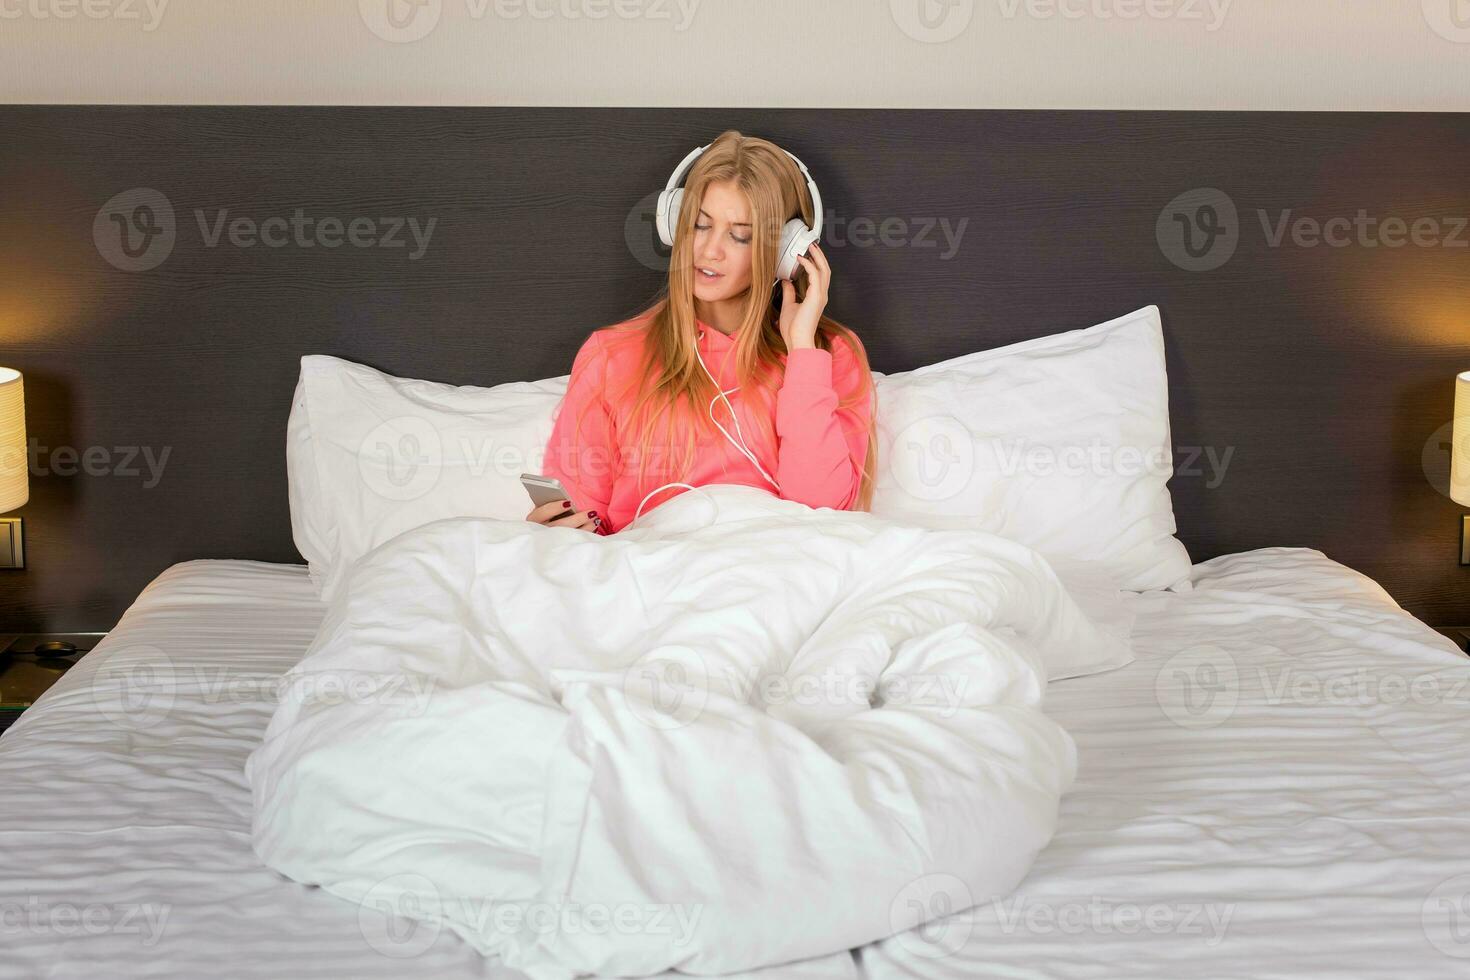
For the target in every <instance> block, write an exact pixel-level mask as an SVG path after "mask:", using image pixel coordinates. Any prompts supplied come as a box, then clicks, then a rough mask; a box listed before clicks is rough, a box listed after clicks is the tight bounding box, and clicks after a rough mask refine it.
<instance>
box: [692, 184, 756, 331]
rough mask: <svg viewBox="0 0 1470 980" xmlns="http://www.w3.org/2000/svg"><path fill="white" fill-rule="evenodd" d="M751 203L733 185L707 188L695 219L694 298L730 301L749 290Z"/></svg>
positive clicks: (715, 301)
mask: <svg viewBox="0 0 1470 980" xmlns="http://www.w3.org/2000/svg"><path fill="white" fill-rule="evenodd" d="M751 231H752V229H751V217H750V202H749V201H747V200H746V199H745V194H744V193H742V192H741V190H740V188H738V187H736V186H735V184H734V182H733V181H723V182H720V183H714V184H708V185H706V187H705V189H704V200H703V201H701V202H700V204H699V214H698V215H697V216H696V217H695V219H694V249H693V254H694V298H695V299H698V300H703V301H704V302H706V303H718V302H721V301H723V300H731V299H734V298H735V297H737V296H739V295H741V294H742V293H744V292H745V291H746V290H747V289H749V288H750V256H751V249H752V248H753V245H752V241H751Z"/></svg>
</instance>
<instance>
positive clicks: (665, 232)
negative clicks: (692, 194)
mask: <svg viewBox="0 0 1470 980" xmlns="http://www.w3.org/2000/svg"><path fill="white" fill-rule="evenodd" d="M683 202H684V188H682V187H675V188H674V189H673V190H671V191H659V192H658V207H657V209H656V210H655V211H654V213H653V226H654V228H655V229H657V231H658V240H659V241H661V242H663V243H664V244H665V245H667V246H669V247H670V248H673V247H674V230H675V229H676V228H678V227H679V205H681V204H682V203H683Z"/></svg>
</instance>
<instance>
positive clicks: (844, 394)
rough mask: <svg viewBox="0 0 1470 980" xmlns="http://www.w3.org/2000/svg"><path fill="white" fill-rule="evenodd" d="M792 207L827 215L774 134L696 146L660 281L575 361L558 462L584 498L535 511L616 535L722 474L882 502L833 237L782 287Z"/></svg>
mask: <svg viewBox="0 0 1470 980" xmlns="http://www.w3.org/2000/svg"><path fill="white" fill-rule="evenodd" d="M791 218H801V219H803V220H804V221H805V223H806V224H807V225H808V226H812V227H818V226H816V225H814V221H816V220H818V219H817V215H816V214H815V213H814V205H813V202H812V200H811V195H810V193H809V192H808V190H807V184H806V179H805V178H804V177H803V176H802V171H801V170H800V169H798V167H797V165H796V163H795V162H794V161H793V159H792V158H791V157H790V156H789V155H788V154H787V153H785V152H784V151H783V150H781V149H780V148H779V147H777V146H776V145H775V144H773V143H770V142H767V141H766V140H762V139H757V138H755V137H752V136H742V135H741V134H740V133H738V132H735V131H733V130H731V131H729V132H726V133H723V134H721V135H720V136H719V138H718V139H716V140H715V141H714V142H713V143H711V144H710V145H709V147H707V148H706V149H705V150H704V152H703V153H702V154H700V155H699V156H698V158H697V159H696V160H695V162H694V164H693V166H692V168H691V169H690V170H689V173H688V176H687V178H686V180H685V183H684V194H683V197H682V203H681V204H680V205H679V206H678V214H677V215H676V216H675V217H674V219H673V220H672V222H671V224H672V227H673V231H672V234H673V238H674V241H673V255H672V257H671V259H670V262H669V278H668V283H667V286H666V288H665V290H664V291H663V293H662V295H661V296H660V298H659V299H658V301H657V302H655V303H654V305H653V306H652V307H650V308H649V309H647V310H645V311H644V312H643V313H641V314H639V315H638V316H636V317H634V318H633V319H632V320H629V321H627V322H625V323H621V324H617V325H615V326H612V327H606V328H604V329H601V330H597V331H594V332H593V333H592V335H591V336H590V337H589V338H588V339H587V341H586V342H585V343H584V344H583V345H582V348H581V350H579V351H578V352H577V356H576V359H575V361H574V363H573V364H572V374H571V380H570V382H569V384H568V387H567V393H566V396H565V398H564V399H563V401H562V405H561V409H560V412H559V414H558V416H557V418H556V422H555V426H554V428H553V430H552V434H551V439H550V441H549V442H548V444H547V448H546V464H545V472H546V474H547V475H549V476H554V477H556V478H557V479H558V480H560V481H561V484H562V486H563V487H565V488H566V490H567V494H568V496H569V497H570V499H569V500H562V501H553V502H552V503H549V504H546V505H544V506H541V507H537V508H536V509H535V510H532V511H531V512H530V514H528V515H527V518H526V519H527V520H530V521H534V522H537V523H540V524H545V525H548V526H551V527H573V528H582V529H584V530H589V531H593V532H595V533H599V534H611V533H613V532H616V531H618V530H619V529H621V528H622V527H625V526H626V525H627V524H628V523H629V522H631V521H632V520H633V519H634V518H635V517H636V516H638V515H639V514H640V513H642V512H643V511H645V510H647V509H649V508H650V507H653V506H657V505H658V504H659V503H662V502H663V501H665V500H668V499H671V498H672V497H673V496H676V495H677V494H678V493H679V492H682V491H681V490H680V489H679V488H680V487H684V488H689V489H692V488H694V487H699V486H704V485H707V484H713V483H733V484H744V485H746V486H752V487H762V488H764V489H767V490H769V491H771V492H772V493H776V494H777V495H779V496H781V497H782V498H785V499H787V500H796V501H800V502H801V503H804V504H807V505H808V506H811V507H832V508H836V509H854V508H856V509H866V508H867V507H868V504H869V500H870V498H871V495H872V472H873V462H874V456H875V455H876V446H875V440H874V436H873V429H872V417H873V416H872V412H873V390H872V389H873V383H872V375H871V374H870V373H869V369H868V359H867V354H866V352H865V351H864V349H863V345H862V343H861V342H860V341H859V340H858V338H857V335H856V334H854V333H853V332H852V331H851V330H849V329H847V328H846V327H844V326H842V325H840V324H838V323H836V322H834V321H833V320H831V319H830V318H828V317H825V316H823V310H824V308H825V307H826V304H827V291H828V287H829V285H830V283H831V279H832V271H831V268H830V266H829V265H828V263H827V258H826V256H825V255H824V254H823V253H822V250H821V248H820V246H818V245H815V244H813V245H812V246H811V248H810V251H809V254H807V255H802V256H800V257H799V258H798V259H797V261H798V262H799V263H800V268H799V270H798V272H797V276H798V277H799V278H802V279H803V285H804V288H802V289H798V288H797V286H796V285H795V284H794V283H793V282H792V281H790V280H789V279H783V280H781V290H780V301H779V302H777V301H776V297H775V295H774V294H773V291H772V290H771V288H770V284H771V283H772V282H773V281H774V280H775V279H776V268H777V258H778V256H777V251H778V245H779V242H780V239H781V233H782V229H783V227H784V226H785V225H786V223H787V221H788V220H789V219H791ZM803 273H804V275H803ZM715 378H718V379H719V387H718V388H717V387H716V385H715V382H714V379H715Z"/></svg>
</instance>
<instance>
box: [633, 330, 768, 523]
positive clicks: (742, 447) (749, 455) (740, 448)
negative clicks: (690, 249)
mask: <svg viewBox="0 0 1470 980" xmlns="http://www.w3.org/2000/svg"><path fill="white" fill-rule="evenodd" d="M694 356H695V357H696V358H698V359H699V366H700V367H702V368H704V373H705V374H707V375H709V379H710V381H713V382H714V385H715V392H716V394H715V397H713V398H711V399H710V400H709V408H708V409H707V412H708V414H709V420H710V421H711V422H713V423H714V426H715V428H717V429H719V430H720V435H722V436H724V437H725V439H726V441H728V442H729V443H730V445H732V446H734V447H735V449H736V451H737V452H739V453H740V454H741V455H743V456H744V457H745V458H746V459H748V460H750V465H752V466H754V467H755V468H756V471H757V472H759V473H760V475H761V476H763V477H765V479H766V482H767V483H769V484H770V485H771V486H772V487H774V488H775V489H776V493H777V495H779V494H780V493H781V485H780V484H779V483H777V482H776V481H775V480H774V479H772V478H771V474H769V473H767V472H766V470H765V467H763V466H761V464H760V461H759V460H758V459H756V458H755V453H753V452H751V451H750V447H749V446H747V445H746V444H745V433H744V432H741V431H740V416H738V415H736V414H735V406H734V405H732V404H730V399H729V398H727V397H725V395H726V393H725V391H724V389H722V388H721V387H720V382H719V380H718V379H717V378H715V376H714V372H712V371H711V370H710V369H709V365H708V364H705V363H704V356H703V355H702V354H700V352H699V347H698V346H697V345H696V346H695V348H694ZM739 390H740V386H739V385H736V386H735V387H733V388H731V389H730V391H731V392H736V391H739ZM717 401H724V403H725V409H726V411H728V412H729V413H730V419H731V420H732V421H733V422H734V423H735V432H736V434H737V435H738V436H739V437H740V438H739V439H738V440H737V439H736V437H735V436H732V435H731V434H730V432H729V430H728V429H726V428H725V427H724V426H723V425H721V424H720V422H719V420H718V419H716V418H715V402H717ZM670 487H683V488H685V489H686V490H698V489H700V488H699V487H694V486H690V485H689V484H687V483H665V484H664V485H663V486H661V487H655V488H654V489H652V490H650V491H648V493H646V494H644V495H643V499H642V500H640V501H639V502H638V508H637V510H635V511H634V512H633V520H635V521H636V520H638V518H639V517H640V516H642V514H643V505H644V504H646V503H648V498H649V497H652V496H653V495H654V494H656V493H658V492H659V491H661V490H667V489H669V488H670ZM630 523H631V522H630Z"/></svg>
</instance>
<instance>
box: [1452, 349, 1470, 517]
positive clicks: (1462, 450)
mask: <svg viewBox="0 0 1470 980" xmlns="http://www.w3.org/2000/svg"><path fill="white" fill-rule="evenodd" d="M1451 439H1452V440H1453V441H1452V442H1451V449H1450V497H1451V499H1453V500H1454V501H1455V503H1457V504H1464V505H1465V506H1466V507H1470V371H1461V372H1460V376H1459V377H1458V378H1456V379H1455V434H1454V435H1453V436H1451Z"/></svg>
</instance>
